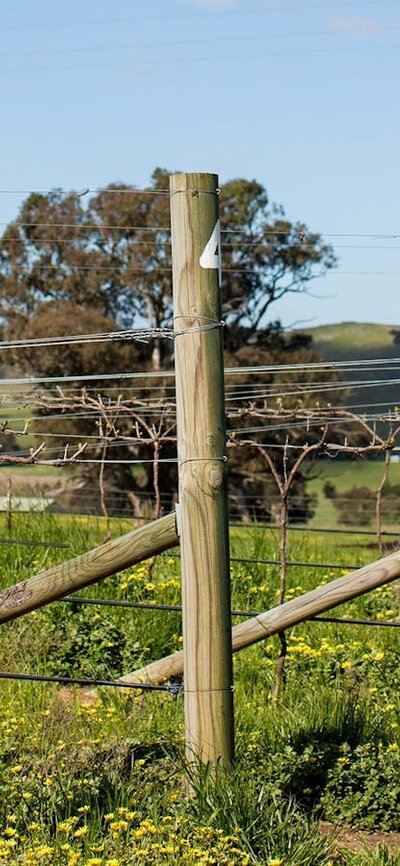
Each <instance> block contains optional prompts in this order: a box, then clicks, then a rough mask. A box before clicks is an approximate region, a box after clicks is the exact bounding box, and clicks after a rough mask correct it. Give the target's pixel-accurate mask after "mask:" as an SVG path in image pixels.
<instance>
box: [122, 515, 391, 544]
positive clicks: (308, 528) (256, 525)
mask: <svg viewBox="0 0 400 866" xmlns="http://www.w3.org/2000/svg"><path fill="white" fill-rule="evenodd" d="M135 520H142V518H137V517H135ZM143 520H147V518H143ZM229 526H230V527H233V528H234V529H238V528H241V529H271V530H274V531H275V532H279V530H280V527H279V526H278V525H277V524H276V523H258V522H255V523H230V524H229ZM287 528H288V530H289V531H290V532H305V533H306V534H307V533H314V532H322V533H328V534H329V533H332V534H334V535H373V536H375V535H376V529H357V527H355V528H354V529H339V528H337V527H325V528H324V527H319V526H318V527H316V526H293V525H292V524H290V523H289V524H288V526H287ZM380 535H385V536H389V537H393V538H399V539H400V530H399V531H398V532H392V531H391V530H382V531H381V532H380Z"/></svg>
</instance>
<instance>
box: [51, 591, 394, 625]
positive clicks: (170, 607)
mask: <svg viewBox="0 0 400 866" xmlns="http://www.w3.org/2000/svg"><path fill="white" fill-rule="evenodd" d="M299 597H300V596H299ZM55 601H57V602H60V603H67V604H82V605H86V604H88V605H95V606H98V607H122V608H128V609H129V608H132V609H134V610H136V609H137V610H156V611H157V610H159V611H164V612H167V613H168V612H170V611H171V612H175V613H181V612H182V605H180V604H161V603H158V602H155V603H154V604H152V603H151V602H147V601H119V600H114V599H104V598H85V597H80V596H74V595H66V596H64V597H63V598H57V599H55ZM263 612H264V611H260V610H231V616H243V617H246V618H251V617H255V616H261V614H262V613H263ZM314 621H315V622H323V621H325V622H331V623H340V624H342V625H366V626H384V627H385V628H400V622H394V621H391V620H378V619H377V620H373V619H371V620H370V619H348V618H347V617H321V616H311V617H308V618H307V619H306V620H304V622H314Z"/></svg>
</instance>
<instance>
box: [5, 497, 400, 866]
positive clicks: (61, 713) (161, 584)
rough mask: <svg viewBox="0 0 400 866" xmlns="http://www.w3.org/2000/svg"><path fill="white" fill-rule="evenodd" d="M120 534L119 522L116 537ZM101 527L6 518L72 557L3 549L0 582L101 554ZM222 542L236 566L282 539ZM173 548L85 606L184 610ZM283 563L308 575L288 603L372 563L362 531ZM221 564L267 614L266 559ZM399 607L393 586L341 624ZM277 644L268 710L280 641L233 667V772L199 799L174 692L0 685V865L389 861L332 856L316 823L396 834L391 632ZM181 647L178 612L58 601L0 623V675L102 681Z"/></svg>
mask: <svg viewBox="0 0 400 866" xmlns="http://www.w3.org/2000/svg"><path fill="white" fill-rule="evenodd" d="M129 526H130V524H129V522H128V521H123V522H122V521H112V523H111V528H112V533H113V535H117V534H119V533H120V532H121V531H125V530H126V529H128V528H129ZM104 529H105V524H104V521H102V520H98V521H93V520H92V519H89V518H80V519H71V518H66V517H63V518H61V519H60V518H58V517H57V518H56V517H54V516H52V515H48V514H42V515H40V516H39V515H15V518H14V525H13V531H14V536H15V538H16V539H18V538H20V539H22V538H23V539H25V540H29V539H30V540H32V541H33V540H35V541H40V540H41V541H45V542H47V543H48V542H51V541H53V542H54V541H56V542H57V543H60V542H61V543H66V544H68V545H70V546H69V548H67V549H59V548H52V547H27V546H23V545H22V544H19V545H6V544H2V545H0V557H1V583H2V586H3V587H4V586H7V585H11V584H13V583H15V582H17V581H20V580H24V579H25V578H28V577H29V576H30V575H31V574H33V573H35V572H37V571H40V570H42V569H44V568H47V567H48V566H49V565H50V564H52V563H57V562H60V561H62V560H63V559H67V558H70V557H71V556H73V555H76V554H78V553H81V552H84V551H85V550H88V549H90V548H91V547H93V546H95V545H96V544H98V543H101V540H102V538H103V537H104ZM4 534H5V525H4V526H3V525H2V519H0V536H4ZM361 541H362V540H361ZM321 542H322V543H321ZM342 545H343V546H342ZM231 548H232V555H233V556H235V557H237V558H240V559H255V560H259V559H273V558H276V555H277V533H276V531H275V530H271V529H261V528H244V527H243V528H240V529H235V530H233V531H232V534H231ZM173 553H174V552H170V553H168V552H167V553H166V554H163V555H162V556H159V557H158V559H157V561H156V563H155V565H154V567H153V569H150V568H149V565H148V564H146V563H144V564H141V565H138V566H135V567H134V568H131V569H128V570H127V571H125V572H123V573H121V574H119V575H116V576H114V577H110V578H107V579H106V580H104V581H103V582H102V583H100V584H98V585H94V586H92V587H89V588H87V589H85V590H82V591H81V593H80V594H79V595H80V596H81V597H82V596H83V597H91V598H92V599H116V600H124V601H147V602H148V603H149V604H150V605H151V604H152V603H154V602H163V603H164V602H167V603H172V604H176V603H179V601H180V579H179V560H178V559H177V558H176V557H175V556H174V555H171V554H173ZM175 553H176V551H175ZM289 558H290V560H296V561H305V562H308V563H309V565H308V566H307V567H300V566H290V567H289V569H288V587H287V598H288V599H290V598H293V597H294V596H296V595H299V594H301V593H303V592H305V591H307V590H308V589H311V588H314V587H316V586H320V585H323V584H324V583H326V582H328V581H330V580H332V579H334V578H336V577H338V576H340V575H341V574H343V573H345V572H346V571H347V567H346V566H350V565H361V564H364V563H367V562H369V561H371V560H372V559H373V558H374V553H373V552H372V553H371V551H370V550H369V549H368V548H367V547H366V546H365V545H364V544H363V543H360V537H359V536H357V535H349V536H346V537H345V541H344V542H343V539H342V540H340V539H338V538H336V537H335V536H328V535H325V536H319V535H315V536H312V540H311V541H310V537H307V535H306V534H305V533H303V532H300V533H295V532H291V533H290V536H289ZM318 564H319V565H321V566H322V567H321V568H318V567H317V566H318ZM329 564H331V566H329ZM333 565H338V566H340V567H339V568H337V569H335V568H333V567H332V566H333ZM341 566H343V567H341ZM231 571H232V604H233V606H234V607H235V609H242V610H243V609H252V610H254V609H255V610H260V611H261V610H265V609H267V608H269V607H272V606H274V605H275V604H276V599H277V590H278V570H277V567H276V566H275V565H265V564H260V563H258V564H257V563H252V562H244V561H243V562H236V561H235V562H232V569H231ZM398 600H399V595H398V586H396V584H392V585H389V586H387V587H383V588H381V589H380V590H376V591H374V592H373V593H370V594H368V595H365V596H363V597H361V598H359V599H357V600H355V601H353V602H351V603H349V604H347V605H343V606H341V607H340V608H337V610H336V613H337V616H342V617H343V616H347V617H353V618H363V619H373V620H377V621H380V620H389V619H390V620H394V619H395V618H397V617H398ZM236 621H238V620H236ZM287 640H288V656H287V662H286V678H285V682H284V685H283V688H282V691H281V695H280V699H279V702H278V704H276V705H274V704H273V702H272V699H271V694H272V688H273V684H274V676H275V667H276V660H277V657H278V655H279V651H280V642H279V639H278V637H274V638H272V639H270V640H269V641H265V642H262V643H260V644H258V645H256V646H254V647H252V648H249V649H247V650H244V651H242V652H241V653H239V654H237V655H236V656H235V661H234V665H235V715H236V753H237V754H236V763H235V766H234V768H233V770H232V771H231V772H230V773H228V772H225V771H223V769H222V768H220V769H219V771H218V772H217V774H216V775H212V774H210V773H208V772H207V771H206V770H204V771H202V772H200V773H196V774H195V776H193V772H192V774H191V781H192V784H193V785H194V788H195V796H194V797H192V798H188V796H187V782H186V781H185V780H186V779H187V773H188V772H189V774H190V770H189V769H188V768H187V767H186V766H185V760H184V756H183V752H184V750H183V737H184V731H183V699H182V697H178V699H177V700H176V701H174V700H172V698H171V696H170V695H169V694H168V693H166V692H165V693H164V692H160V693H158V692H155V693H147V692H141V691H140V690H139V691H138V690H119V689H110V688H97V689H79V688H73V687H67V686H58V685H53V684H42V683H31V682H13V681H1V680H0V754H1V761H0V792H1V798H0V816H1V818H0V820H1V830H0V861H2V860H4V861H5V862H6V863H10V864H29V866H38V864H43V863H47V864H52V863H57V864H61V866H63V864H65V866H67V864H68V866H74V864H82V866H130V864H138V863H149V864H164V863H165V864H167V863H168V864H172V866H178V864H179V866H180V864H182V863H187V864H193V866H194V864H225V866H236V864H240V866H248V864H263V866H299V864H301V866H398V864H399V857H398V855H397V854H395V853H390V851H389V849H388V848H387V847H385V846H382V845H381V847H380V848H379V849H376V850H374V851H370V850H368V849H367V848H364V847H361V848H360V849H359V850H358V851H350V850H347V849H346V850H345V849H342V848H338V847H337V845H336V843H335V840H334V838H333V837H332V834H331V835H329V834H328V836H327V835H326V834H322V833H321V831H320V823H319V822H320V821H321V820H323V821H328V822H331V825H338V826H340V827H343V826H350V827H352V828H353V832H355V831H356V830H358V831H360V832H361V831H376V832H380V833H381V834H386V835H383V836H382V840H383V842H388V843H389V844H390V841H391V840H392V838H394V837H393V833H395V832H399V831H400V818H399V801H400V782H399V778H400V772H399V771H400V739H399V721H400V720H399V715H400V713H399V710H400V701H399V668H398V650H399V641H398V630H397V629H394V628H393V629H392V628H379V627H372V626H348V625H344V624H339V623H335V624H329V623H326V622H325V623H324V622H308V623H304V624H303V625H301V626H298V627H297V628H296V629H292V630H291V631H290V632H288V634H287ZM181 645H182V638H181V618H180V614H179V613H166V612H162V611H157V610H151V608H150V609H148V610H133V609H124V608H118V607H101V606H84V605H81V604H79V603H77V602H75V603H65V602H54V603H53V604H51V605H49V606H47V607H45V608H43V609H42V610H40V611H36V612H33V613H31V614H29V615H27V616H25V617H23V618H21V619H20V620H16V621H15V622H13V623H9V624H5V625H3V626H2V630H1V634H0V659H1V664H0V667H1V670H2V671H19V672H25V673H27V672H30V673H39V674H40V673H45V674H51V675H64V676H80V677H101V678H105V679H109V678H115V677H118V676H119V675H120V674H121V673H126V672H128V671H130V670H134V669H135V668H137V667H139V666H141V665H143V664H145V663H146V662H149V661H150V660H154V659H156V658H158V657H160V656H162V655H164V654H166V653H169V652H172V651H174V650H175V649H178V648H180V647H181ZM391 834H392V835H391Z"/></svg>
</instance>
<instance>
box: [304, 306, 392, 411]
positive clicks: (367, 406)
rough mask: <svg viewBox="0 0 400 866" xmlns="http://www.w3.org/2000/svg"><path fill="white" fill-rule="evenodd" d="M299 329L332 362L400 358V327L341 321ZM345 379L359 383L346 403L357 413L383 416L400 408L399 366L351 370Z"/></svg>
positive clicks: (318, 351)
mask: <svg viewBox="0 0 400 866" xmlns="http://www.w3.org/2000/svg"><path fill="white" fill-rule="evenodd" d="M298 330H299V331H301V333H303V334H308V335H309V336H310V337H312V340H313V342H312V347H313V349H314V350H315V351H316V352H317V353H318V354H319V355H321V357H322V358H326V359H327V360H329V361H353V360H357V359H359V360H362V361H365V360H368V359H371V360H374V359H377V358H387V359H388V360H390V359H393V358H400V325H377V324H374V323H370V322H340V323H338V324H337V325H320V326H319V327H316V328H301V329H300V328H299V329H298ZM343 377H344V378H345V379H347V380H348V381H352V382H354V383H355V382H357V383H359V384H358V386H356V387H354V388H353V389H352V391H351V393H350V394H349V396H348V397H347V398H346V399H345V401H344V402H345V405H347V406H350V405H351V406H352V407H354V409H355V411H359V412H369V411H371V412H372V413H374V414H375V413H376V414H381V413H382V412H386V411H387V410H389V409H390V408H393V406H395V405H397V406H399V405H400V364H399V365H398V366H397V365H393V364H390V368H389V369H385V368H382V367H381V368H376V367H372V368H371V369H361V370H359V371H355V370H352V371H349V372H348V373H346V372H345V373H343ZM391 380H393V384H391Z"/></svg>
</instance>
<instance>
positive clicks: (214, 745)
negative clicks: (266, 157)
mask: <svg viewBox="0 0 400 866" xmlns="http://www.w3.org/2000/svg"><path fill="white" fill-rule="evenodd" d="M170 189H171V221H172V266H173V287H174V288H173V296H174V328H175V332H176V337H175V373H176V406H177V426H178V465H179V517H178V532H179V534H180V543H181V556H182V604H183V654H184V700H185V729H186V754H187V757H188V759H189V760H191V761H193V760H196V759H198V760H200V761H201V762H202V763H208V762H212V763H215V762H217V761H218V759H222V760H223V761H224V762H225V763H227V764H229V763H230V762H231V761H232V759H233V748H234V747H233V694H232V638H231V620H230V587H229V534H228V508H227V489H226V465H225V408H224V370H223V354H222V330H221V301H220V277H221V266H220V262H221V254H220V236H219V202H218V178H217V176H216V175H214V174H175V175H172V176H171V179H170Z"/></svg>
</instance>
